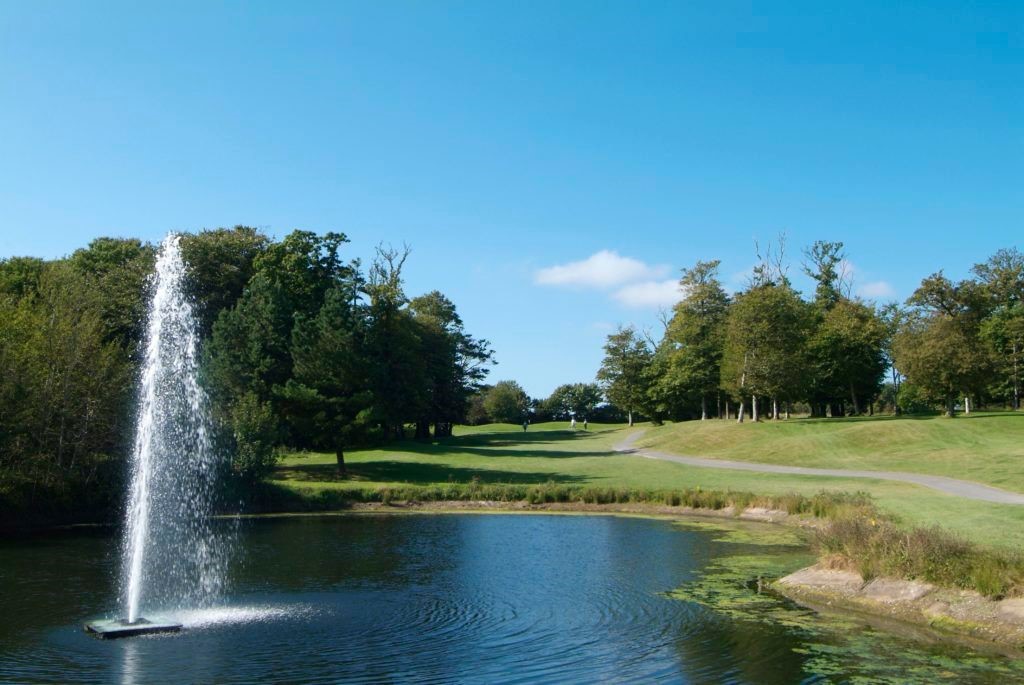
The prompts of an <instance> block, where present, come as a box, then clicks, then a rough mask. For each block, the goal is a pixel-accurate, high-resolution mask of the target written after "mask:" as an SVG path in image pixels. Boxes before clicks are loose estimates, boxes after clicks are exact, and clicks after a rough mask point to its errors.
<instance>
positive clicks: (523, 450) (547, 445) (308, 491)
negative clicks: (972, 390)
mask: <svg viewBox="0 0 1024 685" xmlns="http://www.w3.org/2000/svg"><path fill="white" fill-rule="evenodd" d="M1011 420H1012V419H1011ZM906 421H908V422H913V421H914V420H912V419H906ZM973 421H974V419H970V420H967V421H963V422H962V423H961V422H960V420H959V419H954V420H953V421H949V422H948V423H949V424H955V426H961V425H962V426H965V427H967V428H968V429H970V428H971V425H969V424H971V422H973ZM693 423H694V424H696V423H698V422H693ZM879 423H885V421H879ZM811 425H821V426H823V428H825V429H826V430H831V428H830V427H829V426H827V425H826V424H823V423H818V424H814V423H813V422H811ZM681 426H682V424H680V427H681ZM728 426H729V427H733V428H739V429H740V430H746V426H736V424H728ZM766 427H767V426H766V425H765V424H761V425H758V426H754V427H752V428H754V429H755V430H757V429H761V428H766ZM591 428H592V430H591V431H588V432H583V431H577V432H576V433H572V432H570V431H568V430H565V424H564V423H563V424H547V425H545V424H541V425H536V426H531V427H530V430H529V431H528V432H526V433H524V432H523V431H522V428H521V427H517V426H504V427H500V426H499V427H496V428H495V427H491V426H483V427H474V428H463V427H459V428H457V429H456V436H455V437H454V438H451V439H448V440H444V441H441V442H431V443H418V442H414V441H407V442H403V443H398V444H393V445H388V446H387V447H383V448H378V449H369V450H359V451H353V452H350V453H348V455H347V462H348V466H349V474H350V477H349V478H348V479H344V480H342V479H339V478H338V477H337V474H336V471H335V459H334V455H333V454H317V453H301V454H299V453H296V454H289V455H287V456H286V458H285V459H283V460H282V462H281V464H280V465H279V466H278V468H277V470H276V472H275V473H274V475H273V477H272V480H271V481H270V483H271V484H273V485H275V486H279V487H280V488H282V489H284V490H285V491H291V493H293V496H294V497H295V498H296V500H297V501H298V502H301V501H307V500H316V499H330V500H333V501H342V500H344V499H345V498H349V499H351V500H353V501H362V499H361V498H365V497H371V498H377V497H379V496H378V495H375V494H372V493H370V494H366V493H364V491H366V490H370V491H375V490H379V489H385V488H386V489H390V490H391V491H392V492H395V491H396V490H397V489H399V488H406V487H411V486H418V487H435V486H443V487H445V488H454V487H456V486H469V485H472V484H474V483H475V484H477V485H479V486H493V485H503V486H509V487H529V486H542V485H548V484H551V485H552V486H573V487H581V488H597V489H612V490H634V491H650V492H660V491H668V490H674V491H686V490H697V489H700V490H702V491H720V492H729V491H732V492H751V493H757V494H758V495H759V496H768V497H783V496H788V495H791V494H797V495H801V496H804V497H813V496H814V495H815V494H817V493H819V492H821V491H846V492H857V491H865V492H867V493H869V494H870V495H871V496H872V497H873V498H874V501H875V503H876V504H877V505H878V507H879V509H881V510H882V511H884V512H886V513H887V514H888V515H890V516H892V517H893V518H894V519H897V520H899V521H900V522H901V523H903V524H904V525H907V526H922V527H927V526H930V525H933V524H941V525H942V526H943V527H945V528H947V529H949V530H951V531H954V532H956V533H959V534H962V535H964V536H967V537H970V539H972V540H974V541H976V542H978V543H981V544H986V545H994V546H1004V547H1012V548H1024V507H1019V506H1012V505H999V504H989V503H985V502H974V501H970V500H965V499H961V498H957V497H952V496H949V495H944V494H941V493H938V492H935V491H932V490H928V489H927V488H923V487H919V486H916V485H910V484H905V483H896V482H891V481H881V480H869V479H846V478H828V477H819V476H795V475H788V474H757V473H750V472H743V471H728V470H718V469H703V468H697V467H691V466H684V465H681V464H673V463H669V462H663V461H655V460H650V459H643V458H640V457H636V456H630V455H625V454H619V453H616V452H614V451H613V449H612V447H613V446H614V445H615V444H617V443H618V442H620V441H621V440H622V439H623V438H624V437H625V436H626V435H627V434H628V429H626V428H625V427H623V426H591ZM646 428H647V429H648V430H649V431H654V432H657V431H662V430H666V431H667V430H673V429H676V428H677V427H675V426H668V427H664V428H650V427H646ZM373 501H377V500H373Z"/></svg>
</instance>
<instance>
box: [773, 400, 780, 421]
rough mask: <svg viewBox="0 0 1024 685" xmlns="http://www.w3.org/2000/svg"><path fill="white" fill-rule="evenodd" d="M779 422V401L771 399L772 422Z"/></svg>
mask: <svg viewBox="0 0 1024 685" xmlns="http://www.w3.org/2000/svg"><path fill="white" fill-rule="evenodd" d="M778 420H779V400H778V399H777V398H775V397H773V398H772V421H778Z"/></svg>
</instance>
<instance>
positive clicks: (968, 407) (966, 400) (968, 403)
mask: <svg viewBox="0 0 1024 685" xmlns="http://www.w3.org/2000/svg"><path fill="white" fill-rule="evenodd" d="M964 414H966V415H967V416H970V415H971V396H970V395H964Z"/></svg>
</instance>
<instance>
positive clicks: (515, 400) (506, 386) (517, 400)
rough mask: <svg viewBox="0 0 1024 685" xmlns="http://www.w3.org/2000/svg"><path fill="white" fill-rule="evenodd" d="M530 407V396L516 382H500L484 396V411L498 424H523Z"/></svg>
mask: <svg viewBox="0 0 1024 685" xmlns="http://www.w3.org/2000/svg"><path fill="white" fill-rule="evenodd" d="M529 406H530V398H529V396H527V394H526V392H525V391H524V390H523V389H522V388H521V387H519V384H518V383H516V382H515V381H498V382H497V383H495V384H494V387H493V388H491V389H490V390H488V391H487V394H486V395H485V396H484V410H485V411H486V412H487V415H488V416H489V417H490V419H491V420H492V421H496V422H498V423H521V422H522V421H523V419H524V418H526V411H527V409H528V408H529Z"/></svg>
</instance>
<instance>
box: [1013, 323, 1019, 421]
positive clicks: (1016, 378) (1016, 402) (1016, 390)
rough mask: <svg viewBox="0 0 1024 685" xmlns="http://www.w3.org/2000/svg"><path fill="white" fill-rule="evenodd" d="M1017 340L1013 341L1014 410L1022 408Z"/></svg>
mask: <svg viewBox="0 0 1024 685" xmlns="http://www.w3.org/2000/svg"><path fill="white" fill-rule="evenodd" d="M1017 371H1018V370H1017V341H1016V340H1014V341H1013V410H1014V411H1017V410H1019V409H1020V380H1019V376H1018V373H1017Z"/></svg>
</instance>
